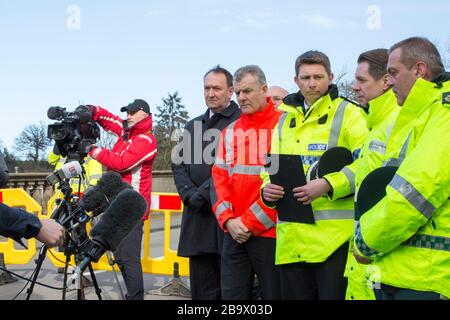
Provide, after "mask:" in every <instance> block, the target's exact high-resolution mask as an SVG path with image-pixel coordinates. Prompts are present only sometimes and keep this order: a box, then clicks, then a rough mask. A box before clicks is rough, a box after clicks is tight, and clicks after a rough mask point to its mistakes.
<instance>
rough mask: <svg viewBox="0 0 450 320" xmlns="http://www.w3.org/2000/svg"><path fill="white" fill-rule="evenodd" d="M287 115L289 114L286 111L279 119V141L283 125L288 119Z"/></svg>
mask: <svg viewBox="0 0 450 320" xmlns="http://www.w3.org/2000/svg"><path fill="white" fill-rule="evenodd" d="M287 116H288V113H287V112H285V113H283V115H282V116H281V117H280V120H278V141H281V135H282V133H283V125H284V122H285V121H286V118H287Z"/></svg>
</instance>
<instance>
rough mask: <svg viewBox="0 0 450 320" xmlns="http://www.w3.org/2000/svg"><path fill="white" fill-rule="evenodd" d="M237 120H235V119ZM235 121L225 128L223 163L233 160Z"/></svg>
mask: <svg viewBox="0 0 450 320" xmlns="http://www.w3.org/2000/svg"><path fill="white" fill-rule="evenodd" d="M236 121H237V120H236ZM236 121H234V122H232V123H231V124H230V125H229V126H228V128H226V129H225V141H224V142H225V152H226V155H225V163H232V162H233V160H234V152H233V133H234V126H235V125H236Z"/></svg>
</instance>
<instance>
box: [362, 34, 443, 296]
mask: <svg viewBox="0 0 450 320" xmlns="http://www.w3.org/2000/svg"><path fill="white" fill-rule="evenodd" d="M388 73H389V84H390V85H392V86H393V90H394V93H395V95H396V97H397V102H398V104H399V105H400V106H402V108H401V111H400V113H399V115H398V117H397V119H396V121H395V124H394V126H393V128H392V131H391V134H390V136H389V139H388V142H387V145H386V153H385V156H384V159H385V165H386V166H398V169H397V171H396V174H395V176H394V178H393V179H392V181H391V182H390V183H389V185H388V186H387V187H386V196H385V197H384V198H382V199H381V200H380V201H379V202H378V203H377V204H376V205H374V206H373V207H372V208H371V209H370V210H369V211H367V212H366V213H365V214H364V215H363V216H362V217H361V219H360V221H359V223H358V224H357V226H356V229H355V257H356V258H357V260H358V261H359V262H360V263H370V262H371V261H373V268H376V269H377V270H378V271H377V272H376V273H374V274H372V280H373V281H376V282H378V284H379V287H378V289H376V292H375V293H376V296H377V299H389V300H391V299H392V300H396V299H402V300H403V299H421V300H425V299H439V298H441V297H442V296H445V297H447V298H448V297H450V241H449V239H450V231H449V230H450V202H449V197H450V189H449V185H450V158H449V157H448V154H449V153H450V145H449V143H448V141H450V131H449V130H448V128H449V124H450V98H449V97H450V81H449V80H450V74H449V73H445V72H444V67H443V64H442V60H441V57H440V55H439V52H438V50H437V49H436V47H435V46H434V45H433V44H432V43H431V42H430V41H429V40H427V39H425V38H418V37H414V38H409V39H406V40H403V41H400V42H399V43H397V44H395V45H394V46H392V47H391V48H390V50H389V61H388Z"/></svg>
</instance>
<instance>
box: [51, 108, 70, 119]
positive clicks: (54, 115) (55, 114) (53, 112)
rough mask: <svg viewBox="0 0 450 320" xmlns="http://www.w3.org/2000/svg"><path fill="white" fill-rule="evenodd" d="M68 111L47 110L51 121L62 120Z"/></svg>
mask: <svg viewBox="0 0 450 320" xmlns="http://www.w3.org/2000/svg"><path fill="white" fill-rule="evenodd" d="M65 111H66V109H65V108H61V107H50V108H48V110H47V117H48V118H49V119H51V120H61V119H62V118H64V113H65Z"/></svg>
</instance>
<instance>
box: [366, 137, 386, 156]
mask: <svg viewBox="0 0 450 320" xmlns="http://www.w3.org/2000/svg"><path fill="white" fill-rule="evenodd" d="M369 150H370V151H374V152H378V153H381V154H384V153H385V152H386V144H385V143H384V142H381V141H378V140H372V141H370V144H369Z"/></svg>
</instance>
